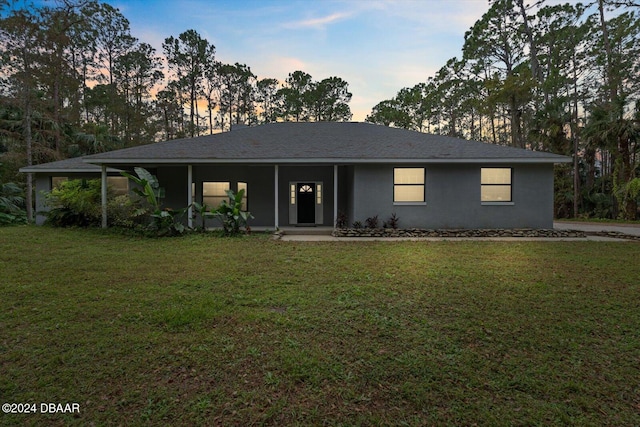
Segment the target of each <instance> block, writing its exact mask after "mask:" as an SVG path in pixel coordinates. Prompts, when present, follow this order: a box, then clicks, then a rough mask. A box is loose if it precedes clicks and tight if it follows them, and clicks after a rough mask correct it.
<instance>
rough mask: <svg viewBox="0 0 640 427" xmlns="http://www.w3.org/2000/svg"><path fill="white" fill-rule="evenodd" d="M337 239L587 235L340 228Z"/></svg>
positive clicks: (525, 230)
mask: <svg viewBox="0 0 640 427" xmlns="http://www.w3.org/2000/svg"><path fill="white" fill-rule="evenodd" d="M331 234H332V235H333V236H335V237H441V238H454V237H467V238H469V237H527V238H531V237H540V238H569V237H574V238H580V237H586V234H585V233H584V232H582V231H577V230H554V229H531V228H519V229H478V230H466V229H439V230H425V229H419V228H406V229H397V228H339V229H336V230H334V231H333V233H331Z"/></svg>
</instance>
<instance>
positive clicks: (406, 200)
mask: <svg viewBox="0 0 640 427" xmlns="http://www.w3.org/2000/svg"><path fill="white" fill-rule="evenodd" d="M569 161H571V159H570V158H568V157H566V156H560V155H555V154H550V153H545V152H539V151H530V150H524V149H518V148H512V147H504V146H498V145H493V144H486V143H482V142H477V141H467V140H464V139H459V138H452V137H447V136H442V135H431V134H426V133H420V132H414V131H409V130H404V129H397V128H390V127H385V126H380V125H375V124H369V123H345V122H341V123H335V122H315V123H291V122H286V123H270V124H264V125H260V126H255V127H242V128H240V129H237V130H232V131H230V132H226V133H219V134H214V135H207V136H200V137H195V138H185V139H178V140H172V141H165V142H160V143H155V144H149V145H143V146H137V147H132V148H125V149H122V150H116V151H111V152H107V153H101V154H95V155H90V156H86V157H84V158H82V159H81V160H80V159H70V160H64V161H61V162H54V163H49V164H43V165H37V166H32V167H29V168H23V169H21V171H22V172H32V173H35V174H36V188H37V189H38V190H39V191H38V196H37V197H38V202H37V204H38V208H39V209H42V197H43V196H42V195H41V194H40V191H48V190H50V189H51V188H52V185H53V184H54V181H55V180H56V179H61V178H63V177H65V178H73V177H88V176H90V175H91V176H95V177H97V176H102V178H103V182H107V181H108V180H109V179H112V180H113V179H114V178H116V176H117V175H118V173H117V172H118V170H129V171H130V170H132V169H133V168H134V167H136V166H140V167H144V168H146V169H148V170H149V171H150V172H151V173H153V174H155V175H156V176H157V177H158V180H159V182H160V184H161V185H162V186H163V187H164V188H165V194H166V198H165V199H164V205H165V206H167V207H172V208H181V207H184V206H187V205H188V204H190V203H191V202H192V201H198V202H201V203H202V202H204V203H206V204H208V205H210V206H217V205H218V204H219V203H220V201H221V200H222V199H223V198H225V197H226V196H225V190H226V189H232V190H235V191H237V190H240V189H244V190H245V201H244V203H245V205H246V208H247V209H248V210H249V211H250V212H251V213H252V214H253V215H254V217H255V219H254V220H252V222H251V225H252V227H267V228H278V227H283V226H333V225H334V224H335V222H336V219H337V217H338V212H343V213H344V214H346V215H347V217H348V221H349V223H352V222H354V221H356V220H359V221H362V222H364V220H365V219H366V218H367V217H371V216H374V215H378V216H379V218H381V219H384V218H388V217H389V216H390V215H391V214H392V213H395V214H396V215H397V217H398V218H399V226H400V227H401V228H430V229H432V228H467V229H471V228H552V227H553V175H554V174H553V165H554V164H555V163H563V162H569ZM105 194H106V192H105ZM105 198H106V196H105ZM105 212H106V209H105ZM104 219H105V220H106V218H104ZM42 220H43V219H42V218H41V217H39V218H38V221H39V222H42ZM191 221H192V220H190V221H189V222H191ZM103 225H105V226H106V224H105V222H104V221H103ZM211 225H214V223H213V222H212V223H211Z"/></svg>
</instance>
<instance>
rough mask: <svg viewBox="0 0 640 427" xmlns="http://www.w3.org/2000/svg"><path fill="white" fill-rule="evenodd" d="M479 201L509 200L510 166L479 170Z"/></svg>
mask: <svg viewBox="0 0 640 427" xmlns="http://www.w3.org/2000/svg"><path fill="white" fill-rule="evenodd" d="M480 201H481V202H511V168H482V169H481V170H480Z"/></svg>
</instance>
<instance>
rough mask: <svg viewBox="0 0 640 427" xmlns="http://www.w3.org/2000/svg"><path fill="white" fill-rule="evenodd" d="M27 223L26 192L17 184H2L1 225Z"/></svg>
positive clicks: (0, 194)
mask: <svg viewBox="0 0 640 427" xmlns="http://www.w3.org/2000/svg"><path fill="white" fill-rule="evenodd" d="M25 222H27V213H26V211H25V202H24V191H22V188H20V187H19V186H18V185H17V184H14V183H13V182H7V183H5V184H0V225H10V224H24V223H25Z"/></svg>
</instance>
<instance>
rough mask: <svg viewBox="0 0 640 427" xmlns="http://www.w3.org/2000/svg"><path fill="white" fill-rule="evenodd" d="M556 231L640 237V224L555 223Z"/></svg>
mask: <svg viewBox="0 0 640 427" xmlns="http://www.w3.org/2000/svg"><path fill="white" fill-rule="evenodd" d="M553 228H555V229H556V230H580V231H584V232H596V233H597V232H599V231H604V232H609V231H613V232H616V233H623V234H631V235H632V236H640V224H600V223H597V222H574V221H556V222H554V223H553Z"/></svg>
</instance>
